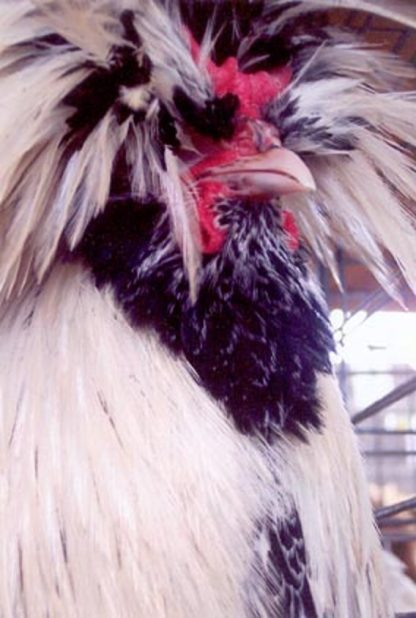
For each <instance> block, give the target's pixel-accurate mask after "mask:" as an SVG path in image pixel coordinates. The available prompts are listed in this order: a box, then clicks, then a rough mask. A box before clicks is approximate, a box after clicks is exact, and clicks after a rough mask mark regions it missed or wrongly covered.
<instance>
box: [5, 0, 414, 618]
mask: <svg viewBox="0 0 416 618" xmlns="http://www.w3.org/2000/svg"><path fill="white" fill-rule="evenodd" d="M391 5H392V3H389V2H382V1H377V2H376V1H375V0H374V2H373V1H371V0H361V1H360V0H338V1H337V0H303V1H302V0H301V1H296V2H291V1H283V0H268V1H267V2H257V1H255V2H249V1H247V2H232V1H224V2H222V1H218V2H209V1H208V0H206V1H196V2H192V3H191V2H185V1H184V2H179V1H178V2H174V1H169V0H89V1H87V0H1V2H0V8H1V10H0V32H1V37H0V93H1V97H0V101H1V103H0V106H1V111H0V122H1V131H0V152H1V167H0V202H1V218H0V236H1V243H0V300H1V320H0V341H1V346H0V354H1V361H0V368H1V370H0V376H1V377H0V385H1V409H0V410H1V411H0V440H1V442H0V466H1V467H0V471H1V472H0V474H1V475H0V530H1V539H2V541H1V551H0V615H1V616H2V617H4V618H12V617H23V616H26V617H28V618H41V617H42V618H46V617H49V618H52V617H53V618H58V617H59V618H61V617H62V618H63V617H71V618H72V617H76V616H77V617H80V618H87V617H88V618H90V617H96V616H102V617H103V618H107V617H116V616H117V617H120V618H124V617H125V618H127V617H133V616H134V617H138V618H145V617H146V618H148V617H152V618H165V617H166V618H167V617H169V618H174V617H177V618H194V617H195V616H199V617H200V618H220V617H221V618H237V617H238V618H240V617H243V616H247V617H258V618H260V617H275V616H276V617H278V616H281V617H284V618H387V617H390V616H392V609H391V607H390V602H389V594H388V592H389V591H388V590H386V589H385V585H384V582H385V579H384V574H383V566H382V565H383V558H382V553H381V547H380V542H379V538H378V534H377V531H376V529H375V526H374V524H373V519H372V513H371V508H370V504H369V499H368V495H367V487H366V482H365V478H364V475H363V469H362V463H361V460H360V456H359V453H358V449H357V445H356V442H355V438H354V435H353V431H352V429H351V426H350V422H349V419H348V416H347V413H346V411H345V409H344V407H343V403H342V399H341V396H340V393H339V390H338V386H337V383H336V379H335V377H334V375H333V369H332V361H331V353H332V351H333V339H332V335H331V328H330V325H329V322H328V315H327V309H326V307H325V303H324V301H323V298H322V295H321V292H320V290H319V286H318V284H317V282H316V281H315V278H314V275H313V269H312V267H311V262H310V256H311V255H314V256H315V257H316V258H317V259H318V260H320V261H321V262H323V263H324V264H326V265H327V266H329V268H331V269H333V270H334V260H333V247H334V245H335V244H337V245H339V246H343V247H344V248H346V249H347V250H348V251H350V252H351V253H353V254H355V255H358V256H359V257H360V258H361V259H362V260H363V261H364V262H365V263H366V264H367V266H368V267H369V268H370V269H371V270H372V271H373V273H374V274H375V276H376V277H377V278H378V279H379V281H380V282H381V283H382V284H383V285H384V286H385V287H387V288H388V289H389V290H390V291H392V293H394V289H392V286H391V284H390V281H391V278H390V276H389V270H388V266H387V265H386V262H385V259H384V252H385V251H387V252H389V253H390V254H391V255H392V256H393V258H394V259H395V260H396V261H397V263H398V265H399V267H400V268H401V269H402V272H403V275H404V277H405V278H406V280H407V281H408V283H409V284H410V285H411V286H413V288H415V284H416V234H415V229H414V223H413V220H412V213H411V210H410V207H409V202H410V201H411V198H412V197H414V195H415V186H416V175H415V171H414V163H413V162H412V149H413V148H414V147H415V146H416V131H415V127H414V119H415V113H416V100H415V95H414V93H412V92H408V91H407V90H406V87H407V84H408V83H409V80H411V79H412V78H413V77H414V75H413V71H412V69H411V68H410V67H408V66H405V65H404V64H402V63H401V62H400V61H399V60H398V59H397V58H395V57H393V56H392V55H389V54H388V53H385V52H384V51H382V50H381V49H378V48H375V47H371V46H369V45H367V44H366V43H365V42H363V41H360V40H358V39H357V38H356V37H355V35H354V34H353V33H349V32H345V31H343V30H341V29H338V28H336V27H334V26H330V25H328V23H325V21H324V17H325V15H327V13H328V11H329V10H331V9H332V8H336V7H346V8H353V9H357V10H362V11H367V12H369V13H374V14H379V15H381V16H384V17H391V18H393V19H397V20H399V21H402V22H403V23H404V24H406V25H407V26H408V27H415V26H416V12H415V9H414V7H412V5H407V4H405V3H402V2H395V3H394V9H393V8H391Z"/></svg>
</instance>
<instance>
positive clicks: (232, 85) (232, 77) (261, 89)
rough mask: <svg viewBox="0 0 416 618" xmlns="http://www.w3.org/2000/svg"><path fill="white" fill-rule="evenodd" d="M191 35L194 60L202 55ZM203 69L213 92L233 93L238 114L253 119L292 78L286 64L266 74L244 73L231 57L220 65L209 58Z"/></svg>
mask: <svg viewBox="0 0 416 618" xmlns="http://www.w3.org/2000/svg"><path fill="white" fill-rule="evenodd" d="M189 36H190V42H191V50H192V55H193V57H194V59H195V61H196V62H198V60H199V58H200V56H201V50H200V46H199V45H198V43H197V42H196V41H195V39H194V38H193V37H192V36H191V35H189ZM206 68H207V70H208V73H209V75H210V77H211V79H212V83H213V86H214V90H215V94H216V95H217V96H219V97H221V96H224V95H225V94H229V93H231V94H235V95H236V96H237V97H238V99H239V101H240V109H239V113H240V114H241V115H243V116H245V117H246V118H251V119H253V120H255V119H257V118H259V117H260V110H261V108H262V106H263V105H265V104H266V103H269V102H270V101H271V100H272V99H274V98H275V97H277V96H278V95H279V94H281V93H282V92H283V90H285V88H287V86H288V85H289V83H290V81H291V79H292V69H291V68H290V66H285V67H282V68H279V69H275V70H273V71H272V72H270V73H268V72H266V71H257V72H256V73H243V72H242V71H241V70H240V67H239V66H238V60H237V58H235V57H234V56H230V57H229V58H227V60H226V61H225V62H224V63H223V64H222V65H221V66H217V65H216V64H215V62H213V61H212V60H211V59H208V60H207V62H206Z"/></svg>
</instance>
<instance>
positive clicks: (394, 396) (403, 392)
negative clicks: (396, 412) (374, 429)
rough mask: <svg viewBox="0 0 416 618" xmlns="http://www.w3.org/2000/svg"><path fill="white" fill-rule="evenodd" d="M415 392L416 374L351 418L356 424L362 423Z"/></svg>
mask: <svg viewBox="0 0 416 618" xmlns="http://www.w3.org/2000/svg"><path fill="white" fill-rule="evenodd" d="M414 392H416V376H414V377H413V378H411V379H410V380H408V381H407V382H405V383H404V384H401V385H400V386H398V387H397V388H395V389H393V390H392V391H390V393H387V395H385V396H384V397H382V398H381V399H379V400H378V401H376V402H374V403H372V404H371V405H370V406H368V407H367V408H365V409H364V410H362V412H359V413H358V414H355V415H354V416H353V417H352V418H351V420H352V422H353V423H354V425H357V424H358V423H362V422H363V421H365V420H367V419H368V418H371V417H372V416H374V415H375V414H378V412H382V411H383V410H385V409H386V408H388V407H389V406H391V405H393V404H394V403H397V402H398V401H400V400H401V399H404V398H405V397H407V396H408V395H411V394H412V393H414Z"/></svg>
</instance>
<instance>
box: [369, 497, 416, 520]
mask: <svg viewBox="0 0 416 618" xmlns="http://www.w3.org/2000/svg"><path fill="white" fill-rule="evenodd" d="M410 509H416V496H414V497H413V498H409V499H408V500H403V501H402V502H398V503H397V504H393V505H392V506H384V507H382V508H381V509H377V511H376V512H375V515H376V519H377V521H378V522H380V521H383V519H386V518H387V517H392V516H393V515H398V514H399V513H403V512H404V511H409V510H410Z"/></svg>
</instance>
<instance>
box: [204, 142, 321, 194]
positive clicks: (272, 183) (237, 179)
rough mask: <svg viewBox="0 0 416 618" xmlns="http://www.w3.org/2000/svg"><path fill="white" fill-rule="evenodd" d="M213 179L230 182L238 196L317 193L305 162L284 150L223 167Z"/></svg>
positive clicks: (268, 152) (263, 153)
mask: <svg viewBox="0 0 416 618" xmlns="http://www.w3.org/2000/svg"><path fill="white" fill-rule="evenodd" d="M209 176H210V177H211V178H213V177H215V178H218V179H219V180H222V181H224V182H226V183H227V184H228V185H229V186H230V188H231V189H232V190H233V191H235V192H236V193H240V192H241V193H244V194H246V195H247V194H249V195H253V196H274V197H275V196H283V195H289V194H291V193H306V192H309V191H315V190H316V185H315V181H314V179H313V176H312V174H311V172H310V171H309V169H308V167H307V166H306V164H305V163H304V162H303V161H302V159H301V158H300V157H299V156H298V155H297V154H295V153H294V152H292V151H291V150H287V149H286V148H282V147H280V146H274V147H272V148H270V149H269V150H267V151H265V152H260V153H258V154H255V155H253V156H250V157H242V158H240V159H239V160H237V161H235V162H233V163H232V164H230V165H223V166H220V167H218V168H216V169H214V170H212V171H211V173H209Z"/></svg>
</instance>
